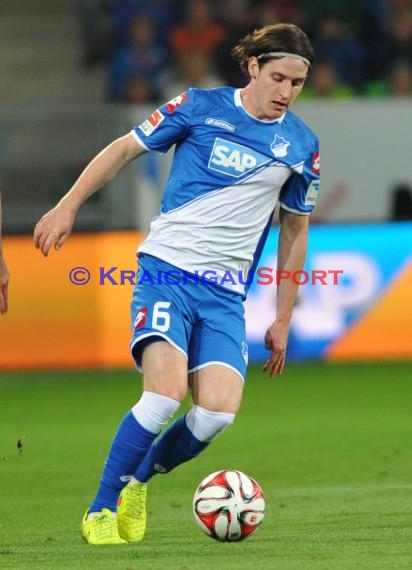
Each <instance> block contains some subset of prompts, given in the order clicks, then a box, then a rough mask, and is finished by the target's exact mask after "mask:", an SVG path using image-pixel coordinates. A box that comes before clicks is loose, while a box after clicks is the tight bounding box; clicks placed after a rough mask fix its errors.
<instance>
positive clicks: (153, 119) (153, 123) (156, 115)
mask: <svg viewBox="0 0 412 570" xmlns="http://www.w3.org/2000/svg"><path fill="white" fill-rule="evenodd" d="M164 118H165V117H164V115H163V114H162V113H161V112H160V111H159V109H157V110H156V111H154V112H153V113H152V114H151V115H150V117H148V118H147V119H146V120H145V121H143V123H142V124H141V125H139V129H140V130H141V131H143V133H144V134H145V135H146V136H147V137H149V136H150V135H151V134H152V133H153V131H154V130H155V129H157V127H158V126H159V125H160V123H161V122H162V121H164Z"/></svg>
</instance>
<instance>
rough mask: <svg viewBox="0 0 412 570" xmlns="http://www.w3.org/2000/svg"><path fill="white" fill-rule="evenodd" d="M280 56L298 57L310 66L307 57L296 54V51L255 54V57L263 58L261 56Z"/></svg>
mask: <svg viewBox="0 0 412 570" xmlns="http://www.w3.org/2000/svg"><path fill="white" fill-rule="evenodd" d="M264 57H265V58H268V59H269V58H275V59H277V58H281V57H294V58H295V59H300V60H301V61H303V62H304V63H306V65H307V66H308V67H310V61H309V60H308V59H306V57H302V56H301V55H297V54H296V53H287V52H285V51H270V52H268V53H261V54H260V55H258V56H257V58H256V59H263V58H264Z"/></svg>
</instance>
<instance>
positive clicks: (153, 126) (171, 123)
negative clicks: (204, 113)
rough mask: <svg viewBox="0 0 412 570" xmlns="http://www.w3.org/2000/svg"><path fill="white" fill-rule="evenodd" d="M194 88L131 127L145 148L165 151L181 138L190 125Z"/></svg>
mask: <svg viewBox="0 0 412 570" xmlns="http://www.w3.org/2000/svg"><path fill="white" fill-rule="evenodd" d="M193 103H194V90H193V89H189V90H188V91H186V92H184V93H181V94H180V95H178V96H177V97H175V98H174V99H171V100H170V101H168V102H167V103H165V104H164V105H162V106H161V107H159V108H158V109H156V110H155V111H154V112H153V113H152V114H151V115H150V116H149V117H147V119H146V120H145V121H143V122H142V123H141V124H140V125H138V126H136V127H134V128H133V129H132V133H133V134H134V136H135V137H136V139H137V141H138V142H139V143H140V144H141V145H142V146H143V148H145V149H146V150H157V151H159V152H163V153H165V152H167V151H168V150H169V149H170V147H171V146H173V145H174V144H176V143H177V142H178V141H179V140H181V139H183V138H184V137H185V135H186V133H187V131H188V129H189V126H190V118H191V115H192V109H193Z"/></svg>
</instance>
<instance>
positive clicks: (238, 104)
mask: <svg viewBox="0 0 412 570" xmlns="http://www.w3.org/2000/svg"><path fill="white" fill-rule="evenodd" d="M240 92H241V89H236V90H235V93H234V101H235V105H236V107H241V108H242V110H243V112H244V113H246V115H247V116H248V117H251V118H252V119H254V120H255V121H259V123H264V124H265V125H273V123H282V121H283V119H284V118H285V115H286V113H287V111H285V112H284V113H283V115H281V116H280V117H278V118H277V119H273V121H262V120H261V119H258V118H257V117H254V116H253V115H251V114H250V113H248V112H247V111H246V109H245V108H244V106H243V103H242V98H241V96H240Z"/></svg>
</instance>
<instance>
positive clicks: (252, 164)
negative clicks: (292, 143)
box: [208, 138, 271, 178]
mask: <svg viewBox="0 0 412 570" xmlns="http://www.w3.org/2000/svg"><path fill="white" fill-rule="evenodd" d="M270 160H271V159H270V158H268V157H267V156H265V155H263V154H260V153H258V152H256V151H254V150H253V149H251V148H249V147H247V146H243V145H241V144H237V143H235V142H232V141H227V140H225V139H220V138H216V139H215V144H214V145H213V149H212V153H211V155H210V159H209V164H208V168H210V169H211V170H216V171H217V172H222V173H223V174H228V175H229V176H235V177H236V178H239V176H242V174H245V172H249V171H250V170H253V169H254V168H257V167H258V166H262V165H263V164H266V163H267V162H270Z"/></svg>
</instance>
